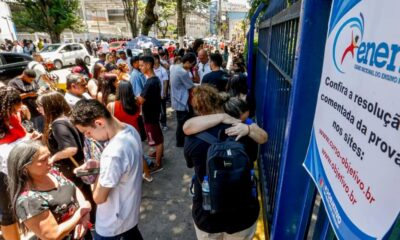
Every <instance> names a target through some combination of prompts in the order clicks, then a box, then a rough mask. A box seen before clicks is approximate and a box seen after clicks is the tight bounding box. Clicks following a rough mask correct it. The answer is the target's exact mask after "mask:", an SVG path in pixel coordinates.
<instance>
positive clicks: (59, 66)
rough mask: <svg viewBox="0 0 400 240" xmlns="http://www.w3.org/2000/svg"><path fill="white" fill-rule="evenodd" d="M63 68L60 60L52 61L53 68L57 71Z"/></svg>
mask: <svg viewBox="0 0 400 240" xmlns="http://www.w3.org/2000/svg"><path fill="white" fill-rule="evenodd" d="M62 67H63V64H62V62H61V61H60V60H55V61H54V68H55V69H57V70H60V69H61V68H62Z"/></svg>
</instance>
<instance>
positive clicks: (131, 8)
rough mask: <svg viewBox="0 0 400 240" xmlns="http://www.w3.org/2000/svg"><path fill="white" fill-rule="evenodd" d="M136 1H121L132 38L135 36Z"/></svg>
mask: <svg viewBox="0 0 400 240" xmlns="http://www.w3.org/2000/svg"><path fill="white" fill-rule="evenodd" d="M137 1H138V0H123V1H122V3H123V5H124V11H125V16H126V18H127V19H128V23H129V27H130V29H131V33H132V38H135V37H136V36H137V21H136V20H137V17H136V16H137Z"/></svg>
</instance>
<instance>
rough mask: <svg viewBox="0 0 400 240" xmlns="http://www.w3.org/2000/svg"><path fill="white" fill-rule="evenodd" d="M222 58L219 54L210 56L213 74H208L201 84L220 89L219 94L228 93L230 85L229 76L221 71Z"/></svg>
mask: <svg viewBox="0 0 400 240" xmlns="http://www.w3.org/2000/svg"><path fill="white" fill-rule="evenodd" d="M222 61H223V59H222V56H221V54H219V53H213V54H211V56H210V66H211V70H212V72H210V73H207V74H206V75H204V77H203V81H202V82H201V84H210V85H212V86H214V87H216V88H217V89H218V91H219V92H225V91H226V84H227V83H228V74H227V73H226V72H224V71H223V70H222V69H221V66H222Z"/></svg>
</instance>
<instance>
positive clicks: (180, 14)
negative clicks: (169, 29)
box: [176, 0, 185, 47]
mask: <svg viewBox="0 0 400 240" xmlns="http://www.w3.org/2000/svg"><path fill="white" fill-rule="evenodd" d="M176 10H177V12H178V19H177V21H178V22H177V28H178V40H179V46H180V47H183V37H184V36H185V26H184V25H183V6H182V0H177V1H176Z"/></svg>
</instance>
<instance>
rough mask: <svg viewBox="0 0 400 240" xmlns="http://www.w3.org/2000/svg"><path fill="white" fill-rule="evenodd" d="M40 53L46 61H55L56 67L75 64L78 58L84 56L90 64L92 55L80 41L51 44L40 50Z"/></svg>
mask: <svg viewBox="0 0 400 240" xmlns="http://www.w3.org/2000/svg"><path fill="white" fill-rule="evenodd" d="M40 55H41V56H42V57H43V58H44V60H45V61H51V62H53V63H54V67H55V69H61V68H63V66H66V65H75V59H76V58H82V59H83V60H84V61H85V63H86V64H87V65H90V55H89V53H88V51H87V50H86V48H85V47H84V46H83V45H82V44H80V43H55V44H49V45H47V46H46V47H44V48H43V49H42V51H40Z"/></svg>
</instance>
